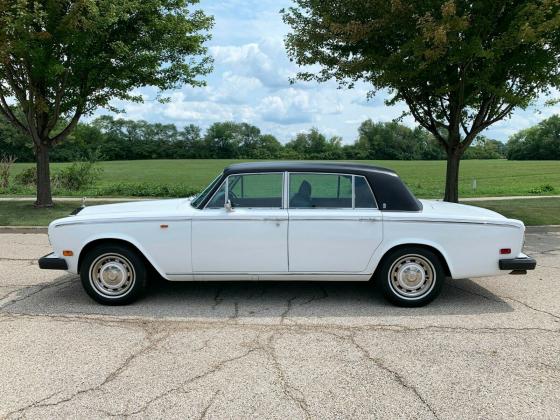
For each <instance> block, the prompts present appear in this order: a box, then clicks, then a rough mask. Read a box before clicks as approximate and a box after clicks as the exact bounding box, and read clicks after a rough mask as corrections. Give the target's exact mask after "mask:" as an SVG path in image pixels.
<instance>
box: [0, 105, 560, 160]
mask: <svg viewBox="0 0 560 420" xmlns="http://www.w3.org/2000/svg"><path fill="white" fill-rule="evenodd" d="M0 155H6V156H14V157H16V158H17V160H18V161H19V162H32V161H34V160H35V157H34V151H33V147H32V146H31V144H30V143H29V141H28V140H27V139H26V138H25V137H24V135H23V134H21V133H20V132H19V131H17V130H15V129H14V128H12V127H11V126H10V125H8V124H7V123H6V122H4V121H2V120H0ZM93 155H95V156H96V157H97V158H98V159H102V160H137V159H294V160H296V159H308V160H314V159H321V160H335V159H338V160H340V159H376V160H378V159H379V160H384V159H388V160H439V159H445V156H446V155H445V152H444V151H443V150H442V148H441V146H440V145H439V144H438V142H437V141H436V140H435V139H434V137H433V135H432V134H430V133H429V132H428V131H426V130H424V129H422V128H420V127H416V128H410V127H407V126H405V125H402V124H399V123H396V122H373V121H372V120H366V121H364V122H363V123H362V124H361V125H360V127H359V129H358V136H357V139H356V141H355V142H354V143H353V144H343V142H342V139H341V138H340V137H337V136H332V137H327V136H325V135H324V134H322V133H321V132H320V131H319V130H318V129H315V128H314V129H311V130H310V131H308V132H304V133H299V134H297V135H296V136H295V137H294V138H293V139H291V140H290V141H288V142H287V143H285V144H282V143H280V142H279V141H278V139H276V138H275V137H274V136H272V135H270V134H263V133H261V131H260V129H259V128H258V127H255V126H253V125H250V124H247V123H235V122H218V123H215V124H213V125H211V126H210V127H209V128H208V129H207V130H206V131H205V132H203V131H202V130H201V129H200V127H198V126H196V125H192V124H191V125H187V126H185V127H184V128H182V129H179V128H177V127H176V126H175V125H174V124H161V123H149V122H146V121H133V120H125V119H115V118H113V117H111V116H102V117H99V118H97V119H95V120H93V121H92V122H90V123H80V124H78V126H77V127H76V130H75V131H74V132H73V134H72V135H71V136H70V138H69V139H68V140H67V141H66V142H64V143H61V144H60V145H58V146H57V147H55V148H53V149H52V154H51V159H52V161H58V162H68V161H75V160H78V159H83V158H87V157H89V156H93ZM503 158H508V159H514V160H524V159H560V117H558V116H553V117H551V118H549V119H548V120H544V121H542V122H541V123H539V124H538V125H536V126H534V127H531V128H529V129H526V130H522V131H520V132H518V133H517V134H515V135H513V136H512V137H511V138H510V139H509V141H508V143H507V144H504V143H502V142H499V141H497V140H492V139H488V138H486V137H484V136H479V137H478V138H477V139H476V140H475V142H474V143H473V145H472V146H471V147H470V148H469V149H468V150H467V151H466V153H465V156H464V159H503Z"/></svg>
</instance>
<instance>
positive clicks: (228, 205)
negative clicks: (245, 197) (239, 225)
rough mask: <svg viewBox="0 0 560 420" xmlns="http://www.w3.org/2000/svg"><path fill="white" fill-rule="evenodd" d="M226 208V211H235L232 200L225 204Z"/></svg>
mask: <svg viewBox="0 0 560 420" xmlns="http://www.w3.org/2000/svg"><path fill="white" fill-rule="evenodd" d="M224 208H225V209H226V211H233V205H232V204H231V200H227V201H226V204H224Z"/></svg>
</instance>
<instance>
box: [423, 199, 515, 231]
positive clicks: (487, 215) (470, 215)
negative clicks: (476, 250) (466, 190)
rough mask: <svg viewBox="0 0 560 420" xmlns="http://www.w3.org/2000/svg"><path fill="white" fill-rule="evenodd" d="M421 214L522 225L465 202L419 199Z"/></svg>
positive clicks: (434, 217) (450, 218) (457, 219)
mask: <svg viewBox="0 0 560 420" xmlns="http://www.w3.org/2000/svg"><path fill="white" fill-rule="evenodd" d="M420 202H421V203H422V207H423V208H422V215H423V216H425V217H426V218H429V219H434V220H450V221H460V222H473V223H474V222H482V223H485V222H486V223H499V224H509V225H515V226H519V227H523V222H521V221H519V220H515V219H508V218H507V217H505V216H503V215H501V214H500V213H496V212H495V211H492V210H488V209H485V208H482V207H476V206H468V205H465V204H457V203H448V202H446V201H436V200H420Z"/></svg>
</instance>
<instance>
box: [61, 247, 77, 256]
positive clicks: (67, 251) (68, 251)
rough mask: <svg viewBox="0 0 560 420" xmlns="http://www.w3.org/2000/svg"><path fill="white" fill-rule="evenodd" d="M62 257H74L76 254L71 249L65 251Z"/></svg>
mask: <svg viewBox="0 0 560 420" xmlns="http://www.w3.org/2000/svg"><path fill="white" fill-rule="evenodd" d="M62 255H64V256H65V257H71V256H72V255H74V253H73V252H72V251H70V250H69V249H65V250H64V251H62Z"/></svg>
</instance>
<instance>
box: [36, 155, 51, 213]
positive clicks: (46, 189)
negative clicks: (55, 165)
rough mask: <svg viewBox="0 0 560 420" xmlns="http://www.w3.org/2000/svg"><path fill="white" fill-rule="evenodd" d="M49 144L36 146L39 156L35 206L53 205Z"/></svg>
mask: <svg viewBox="0 0 560 420" xmlns="http://www.w3.org/2000/svg"><path fill="white" fill-rule="evenodd" d="M49 151H50V150H49V146H47V145H44V144H41V145H40V146H36V147H35V153H36V157H37V200H36V201H35V207H52V206H53V201H52V194H51V176H50V168H49Z"/></svg>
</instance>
